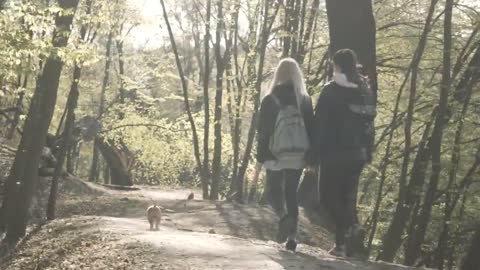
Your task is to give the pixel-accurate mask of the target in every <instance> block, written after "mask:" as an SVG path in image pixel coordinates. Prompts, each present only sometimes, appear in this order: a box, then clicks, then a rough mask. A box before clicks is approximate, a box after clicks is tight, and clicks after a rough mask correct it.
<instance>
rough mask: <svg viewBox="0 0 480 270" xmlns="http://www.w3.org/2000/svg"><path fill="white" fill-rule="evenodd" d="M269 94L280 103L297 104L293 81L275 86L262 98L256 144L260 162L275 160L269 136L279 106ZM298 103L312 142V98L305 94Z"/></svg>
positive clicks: (271, 133) (257, 157)
mask: <svg viewBox="0 0 480 270" xmlns="http://www.w3.org/2000/svg"><path fill="white" fill-rule="evenodd" d="M271 95H275V96H276V97H277V98H278V99H279V101H280V103H281V104H282V105H284V106H287V105H295V106H297V98H296V95H295V89H294V86H293V83H291V82H287V83H284V84H279V85H277V86H275V87H274V89H273V91H272V93H271V94H269V95H267V96H265V97H264V98H263V100H262V104H261V107H260V115H259V120H258V126H257V130H258V145H257V155H256V159H257V161H258V162H260V163H264V162H265V161H267V160H276V158H275V156H274V155H273V154H272V152H271V151H270V137H271V136H272V135H273V130H274V128H275V123H276V121H277V115H278V112H279V109H280V108H279V107H278V105H277V104H276V103H275V100H274V99H273V97H271ZM300 104H301V112H302V115H303V120H304V122H305V127H306V129H307V134H308V136H309V139H310V142H312V139H313V137H312V136H313V123H314V121H313V106H312V99H311V98H310V97H308V96H307V97H305V98H304V100H302V101H301V102H300Z"/></svg>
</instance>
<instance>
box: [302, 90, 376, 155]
mask: <svg viewBox="0 0 480 270" xmlns="http://www.w3.org/2000/svg"><path fill="white" fill-rule="evenodd" d="M351 104H355V105H356V106H360V108H361V110H363V109H362V108H364V107H368V106H370V108H372V107H373V108H374V106H375V103H374V98H373V95H372V93H371V91H370V90H369V88H368V86H367V84H366V83H363V84H362V86H361V87H359V88H347V87H343V86H340V85H339V84H337V83H335V82H330V83H328V84H327V85H326V86H325V87H324V89H323V91H322V92H321V94H320V97H319V98H318V102H317V105H316V107H315V124H314V125H315V127H314V141H313V149H312V151H313V152H314V154H313V155H314V156H315V159H316V160H317V161H318V160H319V159H320V160H335V159H342V160H345V159H349V160H364V161H370V160H371V156H372V151H373V143H374V134H375V133H374V126H373V118H374V117H375V116H374V115H373V116H371V114H372V113H370V116H369V117H372V119H371V121H370V122H369V123H365V121H364V119H363V118H361V116H360V117H359V116H357V114H355V113H353V112H352V109H351V107H350V106H351ZM362 106H364V107H362ZM362 121H363V122H362ZM367 124H368V125H370V126H371V127H370V129H369V130H370V131H369V134H368V136H362V135H361V134H363V133H362V132H364V131H365V128H364V126H365V125H367ZM365 137H367V138H365Z"/></svg>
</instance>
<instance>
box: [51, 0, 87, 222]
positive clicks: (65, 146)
mask: <svg viewBox="0 0 480 270" xmlns="http://www.w3.org/2000/svg"><path fill="white" fill-rule="evenodd" d="M86 5H87V7H86V8H87V10H86V14H87V15H89V14H90V13H91V11H92V1H91V0H88V1H87V2H86ZM86 32H87V30H86V26H85V25H82V27H81V29H80V40H82V41H83V40H85V36H86ZM81 74H82V68H81V66H80V65H79V63H77V62H76V63H75V66H74V68H73V78H72V84H71V86H70V93H69V94H68V98H67V104H66V109H65V110H66V116H65V128H64V131H63V135H62V137H63V139H62V140H61V141H62V144H61V145H60V149H59V150H58V152H57V153H56V158H57V164H56V166H55V169H54V172H53V177H52V186H51V190H50V196H49V198H48V204H47V219H48V220H53V219H55V205H56V202H57V192H58V180H59V178H60V177H61V174H62V172H63V164H64V162H65V158H66V156H67V154H68V150H69V149H71V146H72V142H73V140H74V138H73V130H74V128H75V110H76V109H77V103H78V97H79V95H80V93H79V90H78V85H79V83H80V77H81ZM59 126H61V125H59ZM59 129H60V127H59ZM58 133H60V132H58ZM58 135H59V134H58Z"/></svg>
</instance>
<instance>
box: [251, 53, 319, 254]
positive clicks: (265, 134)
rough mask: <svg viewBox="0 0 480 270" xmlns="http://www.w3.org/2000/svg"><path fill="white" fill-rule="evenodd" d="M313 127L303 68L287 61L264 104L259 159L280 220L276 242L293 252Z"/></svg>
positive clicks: (259, 138) (272, 84) (293, 61)
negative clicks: (303, 177) (284, 243)
mask: <svg viewBox="0 0 480 270" xmlns="http://www.w3.org/2000/svg"><path fill="white" fill-rule="evenodd" d="M312 124H313V108H312V100H311V98H310V96H309V95H308V93H307V91H306V89H305V82H304V78H303V74H302V71H301V69H300V66H299V65H298V63H297V62H296V61H295V60H294V59H291V58H285V59H283V60H281V61H280V63H279V64H278V66H277V68H276V70H275V74H274V77H273V81H272V83H271V86H270V88H269V89H268V90H267V93H266V94H265V97H264V98H263V100H262V104H261V108H260V115H259V121H258V146H257V156H256V158H257V162H258V163H257V164H259V165H257V167H259V166H263V167H265V169H266V170H267V179H266V182H267V183H266V191H265V192H266V198H267V201H268V203H269V204H270V205H271V206H272V207H273V209H274V210H275V212H276V213H277V215H279V217H280V222H279V231H278V237H277V238H278V239H277V240H278V241H279V242H280V243H283V242H285V241H287V240H288V241H287V244H286V248H287V249H288V250H292V251H294V250H295V249H296V246H297V243H296V234H297V223H298V203H297V188H298V184H299V181H300V176H301V175H302V172H303V169H304V168H305V166H306V159H305V156H306V153H307V151H309V148H310V142H311V139H312V137H311V136H312V132H311V131H312ZM282 187H284V189H283V188H282ZM285 202H286V206H287V207H286V211H285Z"/></svg>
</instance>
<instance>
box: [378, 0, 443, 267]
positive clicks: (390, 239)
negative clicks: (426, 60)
mask: <svg viewBox="0 0 480 270" xmlns="http://www.w3.org/2000/svg"><path fill="white" fill-rule="evenodd" d="M437 2H438V0H431V4H430V8H429V11H428V16H427V19H426V22H425V26H424V28H423V32H422V35H421V37H420V41H419V43H418V46H417V50H416V52H415V54H414V56H413V59H412V62H411V64H410V70H411V72H410V73H411V75H412V78H411V80H410V97H409V104H408V111H407V116H406V120H405V128H404V131H405V145H404V149H405V152H404V157H403V161H402V167H401V174H400V180H399V196H398V202H397V206H396V210H395V214H394V216H393V219H392V221H391V223H390V226H389V227H388V230H387V232H386V234H385V235H384V237H383V245H382V250H381V252H380V254H379V256H378V259H379V260H383V261H387V262H392V261H393V260H394V258H395V254H396V253H397V251H398V249H399V248H400V245H401V244H402V234H403V231H404V229H405V226H406V224H407V221H408V209H407V207H408V206H407V205H406V204H405V200H406V195H407V186H408V185H407V175H408V166H409V162H410V151H411V149H410V148H411V126H412V121H413V111H414V107H415V97H416V90H417V77H418V69H419V65H420V62H421V60H422V56H423V53H424V51H425V47H426V44H427V37H428V34H429V33H430V31H431V25H432V21H433V14H434V12H435V6H436V5H437ZM410 70H409V71H410ZM410 73H409V74H410ZM407 76H408V75H407Z"/></svg>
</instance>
